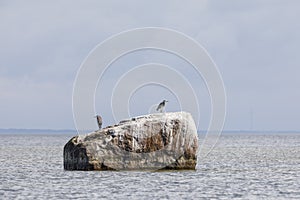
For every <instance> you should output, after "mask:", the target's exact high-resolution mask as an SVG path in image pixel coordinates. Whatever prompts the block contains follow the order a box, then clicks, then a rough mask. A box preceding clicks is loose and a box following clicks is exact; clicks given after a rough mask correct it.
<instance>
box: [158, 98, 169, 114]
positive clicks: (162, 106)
mask: <svg viewBox="0 0 300 200" xmlns="http://www.w3.org/2000/svg"><path fill="white" fill-rule="evenodd" d="M167 102H168V101H167V100H163V101H162V102H161V103H160V104H159V105H158V106H157V108H156V111H159V112H162V111H163V110H164V109H165V106H166V103H167Z"/></svg>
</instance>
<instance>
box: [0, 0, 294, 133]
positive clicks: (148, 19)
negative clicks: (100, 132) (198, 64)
mask: <svg viewBox="0 0 300 200" xmlns="http://www.w3.org/2000/svg"><path fill="white" fill-rule="evenodd" d="M299 6H300V2H299V1H296V0H294V1H293V0H290V1H276V0H275V1H274V0H273V1H270V0H268V1H263V2H262V1H259V0H255V1H243V2H239V1H226V2H225V1H224V2H220V1H214V0H210V1H208V0H205V1H189V2H183V1H163V2H162V1H147V2H141V1H133V0H132V1H88V2H87V1H76V2H74V1H71V0H67V1H46V2H39V1H26V2H21V1H1V2H0V24H1V33H0V43H1V46H0V83H1V85H0V88H1V97H0V99H1V109H2V110H1V113H3V115H1V116H2V119H1V120H0V121H1V123H0V127H3V128H9V127H20V128H21V127H23V128H73V124H72V119H71V118H72V112H71V98H72V97H71V92H72V83H73V80H74V79H75V76H76V72H77V70H78V68H79V66H80V64H81V63H82V61H83V60H84V58H85V57H86V56H87V55H88V53H89V52H90V50H92V49H93V48H94V47H95V46H96V45H97V44H98V43H99V42H101V41H103V40H104V39H106V38H107V37H109V36H111V35H113V34H116V33H118V32H120V31H124V30H127V29H131V28H136V27H145V26H159V27H166V28H171V29H175V30H178V31H181V32H183V33H186V34H187V35H189V36H191V37H193V38H195V39H196V40H197V41H198V42H199V43H201V44H202V45H203V46H204V47H205V48H206V49H207V50H208V52H209V53H210V55H211V56H212V58H213V59H214V61H215V62H216V63H217V65H218V67H219V69H220V71H221V74H222V75H223V79H224V82H225V86H226V88H227V92H228V99H229V101H228V107H229V109H228V118H227V122H226V128H227V129H246V128H248V124H249V123H248V122H249V119H248V113H249V112H248V111H249V109H250V108H251V107H252V108H253V110H254V111H255V113H254V114H255V117H256V119H257V120H258V121H259V123H257V124H256V125H257V126H255V127H254V128H256V129H300V126H299V124H298V122H297V120H296V119H299V117H300V116H299V114H298V113H300V106H299V104H298V102H299V99H300V90H299V89H300V88H299V86H300V79H299V78H298V74H300V68H299V63H300V57H299V56H298V47H299V46H300V37H299V35H300V25H299V23H298V21H297V20H298V19H299V17H300V13H299V12H298V8H299ZM149 57H150V58H153V59H156V60H157V61H159V60H160V61H166V60H164V59H163V58H160V57H159V56H155V55H152V56H149ZM170 60H172V59H170ZM125 61H126V62H127V63H129V64H130V63H131V61H129V60H125ZM142 61H147V59H145V60H141V62H142ZM168 62H169V61H168ZM132 63H133V64H134V63H135V62H132ZM169 63H172V62H169ZM178 69H180V67H178ZM116 74H118V73H117V72H112V73H110V74H108V75H107V79H111V78H115V76H116ZM185 75H186V76H187V78H188V79H189V80H190V81H191V83H192V84H195V83H196V82H197V81H199V80H198V77H194V76H193V73H185ZM137 96H139V95H137ZM140 96H141V95H140ZM140 98H141V97H140ZM203 98H207V95H204V96H203ZM208 104H209V100H206V101H205V104H203V105H202V106H203V107H206V105H208ZM45 105H48V106H45ZM140 106H141V105H140ZM56 107H57V110H56V109H55V108H56ZM60 112H61V113H60ZM106 112H109V111H106ZM29 113H30V114H29ZM20 114H21V116H22V117H23V118H24V119H25V120H24V123H21V124H20V123H16V121H15V118H14V116H16V115H20ZM45 115H47V116H49V117H50V120H49V119H47V118H43V117H41V116H45ZM107 115H109V113H107ZM206 115H207V118H209V114H206ZM4 116H8V117H4ZM55 116H60V117H55ZM273 116H276V117H273ZM275 124H276V126H275Z"/></svg>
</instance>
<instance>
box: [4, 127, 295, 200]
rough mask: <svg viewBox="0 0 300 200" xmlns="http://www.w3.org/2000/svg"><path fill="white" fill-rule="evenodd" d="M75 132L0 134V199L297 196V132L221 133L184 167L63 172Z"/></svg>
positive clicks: (201, 136)
mask: <svg viewBox="0 0 300 200" xmlns="http://www.w3.org/2000/svg"><path fill="white" fill-rule="evenodd" d="M71 137H72V135H70V134H65V133H61V134H59V133H55V134H44V133H43V134H36V133H35V134H28V133H27V134H0V199H300V133H269V132H268V133H243V132H235V133H226V134H222V136H221V137H220V138H219V141H218V143H217V144H216V146H215V148H214V149H213V150H212V151H211V152H210V154H208V155H207V156H206V157H205V158H202V159H201V160H198V166H197V169H196V170H186V171H185V170H182V171H65V170H64V169H63V147H64V145H65V144H66V143H67V142H68V140H69V139H70V138H71ZM199 138H200V140H199V142H200V141H201V138H203V135H199Z"/></svg>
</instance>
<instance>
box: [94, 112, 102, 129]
mask: <svg viewBox="0 0 300 200" xmlns="http://www.w3.org/2000/svg"><path fill="white" fill-rule="evenodd" d="M95 118H96V119H97V124H98V127H99V130H100V129H101V128H102V117H101V116H100V115H96V116H95Z"/></svg>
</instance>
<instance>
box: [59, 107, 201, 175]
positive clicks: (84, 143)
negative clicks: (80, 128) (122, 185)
mask: <svg viewBox="0 0 300 200" xmlns="http://www.w3.org/2000/svg"><path fill="white" fill-rule="evenodd" d="M197 149H198V137H197V130H196V126H195V123H194V120H193V118H192V116H191V114H190V113H187V112H175V113H159V114H150V115H145V116H140V117H136V118H132V119H129V120H124V121H121V122H120V123H119V124H117V125H114V126H109V127H106V128H104V129H101V130H98V131H95V132H92V133H89V134H87V135H85V136H75V137H73V138H72V139H71V140H70V141H69V142H68V143H67V144H66V145H65V147H64V168H65V169H66V170H158V169H195V167H196V162H197Z"/></svg>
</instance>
